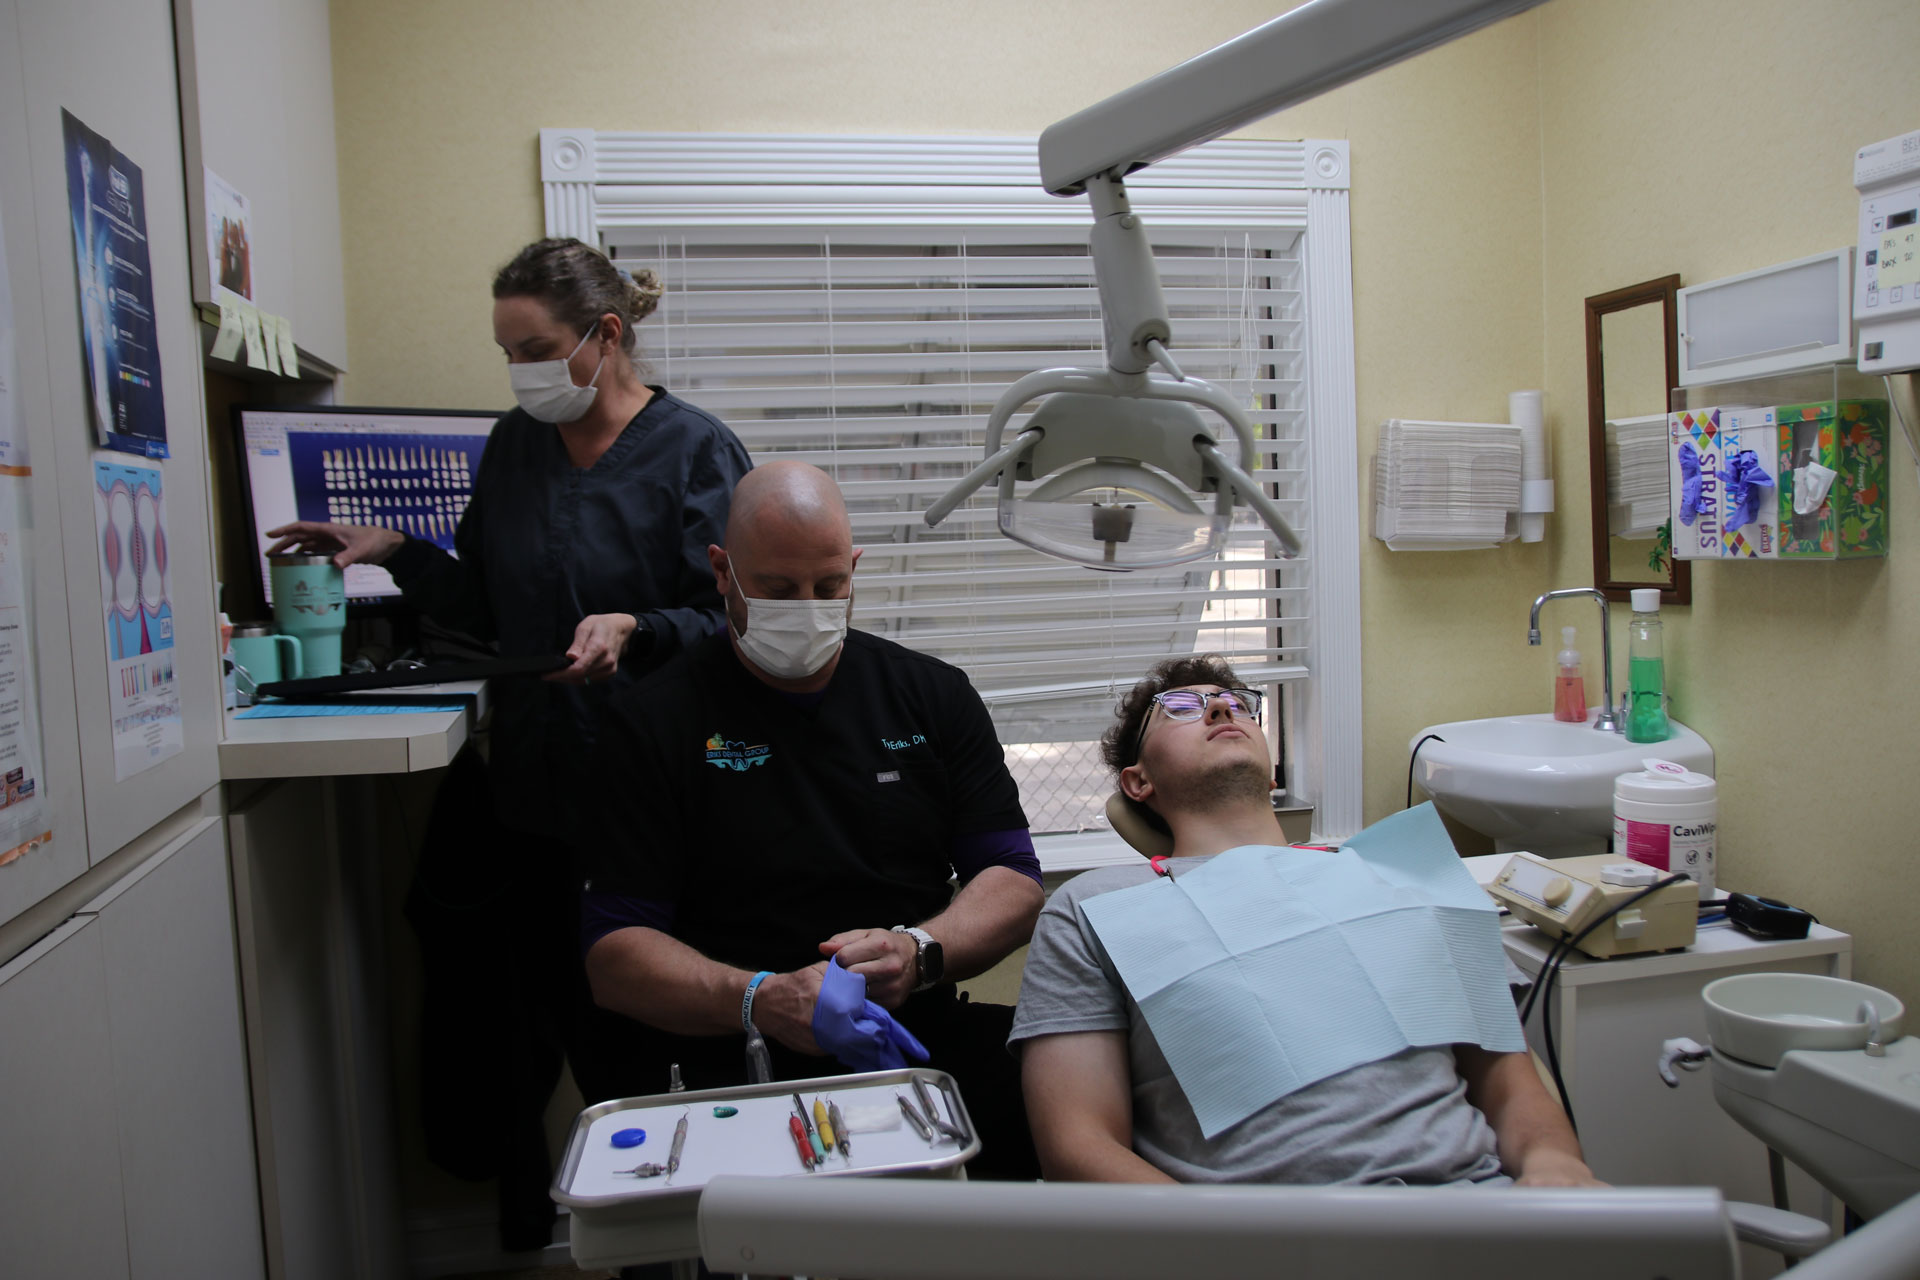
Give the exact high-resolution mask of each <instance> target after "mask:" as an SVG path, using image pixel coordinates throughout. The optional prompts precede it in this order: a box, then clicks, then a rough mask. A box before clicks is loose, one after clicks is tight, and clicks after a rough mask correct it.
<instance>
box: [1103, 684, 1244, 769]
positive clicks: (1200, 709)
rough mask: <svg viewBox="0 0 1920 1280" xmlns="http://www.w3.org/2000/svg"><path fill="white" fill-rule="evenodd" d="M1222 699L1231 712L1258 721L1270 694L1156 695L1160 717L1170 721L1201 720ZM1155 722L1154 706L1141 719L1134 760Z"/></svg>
mask: <svg viewBox="0 0 1920 1280" xmlns="http://www.w3.org/2000/svg"><path fill="white" fill-rule="evenodd" d="M1215 698H1219V699H1220V700H1222V701H1223V702H1225V703H1226V704H1227V713H1228V714H1229V715H1231V716H1234V717H1236V718H1237V719H1241V720H1258V719H1259V718H1260V708H1261V707H1262V706H1263V705H1265V703H1266V698H1267V695H1266V694H1264V693H1261V692H1260V691H1259V690H1258V689H1245V688H1233V689H1213V690H1207V689H1168V690H1166V691H1165V692H1163V693H1156V694H1154V695H1153V702H1154V705H1157V706H1158V707H1159V708H1160V714H1162V715H1164V716H1165V717H1166V718H1167V719H1169V720H1198V719H1199V718H1200V717H1201V716H1204V715H1206V714H1207V704H1208V703H1210V702H1212V701H1213V700H1214V699H1215ZM1152 719H1153V707H1152V706H1149V707H1148V708H1147V714H1146V715H1144V716H1142V717H1141V718H1140V732H1139V734H1138V736H1136V737H1135V738H1134V740H1133V754H1134V758H1135V759H1138V758H1139V755H1140V744H1141V743H1143V742H1145V741H1146V740H1147V724H1148V723H1149V722H1150V721H1151V720H1152Z"/></svg>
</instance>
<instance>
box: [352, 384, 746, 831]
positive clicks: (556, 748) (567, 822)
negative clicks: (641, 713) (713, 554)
mask: <svg viewBox="0 0 1920 1280" xmlns="http://www.w3.org/2000/svg"><path fill="white" fill-rule="evenodd" d="M651 390H652V391H653V393H654V394H653V399H651V400H649V401H648V402H647V404H646V406H645V407H644V408H642V409H641V410H640V412H639V413H638V414H636V415H635V416H634V418H633V421H631V422H629V423H628V424H627V426H626V429H625V430H624V431H622V432H621V433H620V436H619V438H618V439H616V440H615V441H614V442H613V445H612V446H611V447H610V448H608V450H607V451H606V453H604V454H602V455H601V456H600V458H599V460H598V461H596V462H595V463H594V464H593V465H592V466H591V467H586V468H580V467H576V466H574V465H573V462H572V460H571V459H570V458H568V456H567V450H566V446H565V444H564V443H562V441H561V439H560V433H559V431H558V430H557V429H556V428H555V427H554V426H552V425H551V424H549V423H545V422H541V421H539V420H537V419H535V418H534V417H532V416H531V415H529V414H527V413H526V412H525V411H524V410H521V409H514V410H513V411H511V412H510V413H508V414H506V415H505V416H503V417H502V418H500V420H499V421H498V422H496V423H495V424H494V428H493V432H492V434H491V435H490V436H489V437H488V440H487V446H486V449H485V450H484V451H483V452H482V453H481V455H480V468H479V471H478V473H477V475H476V476H475V479H474V486H473V497H472V499H471V500H470V502H469V503H468V506H467V509H466V511H465V513H464V514H463V515H462V516H461V517H460V524H459V527H458V528H457V529H456V530H455V531H454V537H453V542H454V547H455V548H456V550H457V551H458V552H459V555H458V558H455V557H454V556H451V555H448V554H447V553H446V552H445V551H443V550H441V549H440V548H439V547H437V546H435V545H434V544H433V543H431V542H427V541H424V540H422V539H419V538H408V539H407V541H406V542H405V543H404V544H403V545H402V546H401V548H400V549H399V550H398V551H396V552H395V553H394V554H393V556H392V557H391V558H390V559H388V561H387V562H386V566H385V567H386V569H387V570H388V571H389V572H390V573H392V575H393V579H394V581H395V582H396V583H397V584H398V585H399V586H400V589H401V590H402V591H403V592H405V594H406V598H407V601H408V602H409V603H410V604H412V605H413V606H415V607H416V608H418V609H419V610H421V611H422V612H423V613H425V614H427V615H428V616H430V617H432V618H433V619H434V620H435V621H436V622H439V623H440V624H442V625H444V626H448V627H452V628H455V629H457V630H460V631H464V632H466V633H468V634H469V635H472V636H474V637H476V638H478V639H481V640H490V641H493V642H495V643H496V644H497V645H498V646H499V651H500V654H501V656H503V657H521V656H533V655H538V654H557V653H560V652H563V651H564V650H565V649H566V647H567V646H568V645H569V644H571V643H572V642H573V633H574V629H575V628H576V627H577V626H578V625H579V623H580V620H581V619H582V618H585V617H588V616H590V615H592V614H599V613H630V614H633V615H634V616H635V617H637V618H638V619H639V620H640V623H641V626H642V627H643V628H644V630H645V631H646V632H647V633H648V634H647V635H646V636H642V635H640V634H638V633H636V635H635V636H634V640H633V643H632V644H631V645H630V646H629V648H628V652H627V656H626V658H625V659H623V660H622V662H621V667H620V671H619V672H618V674H616V675H615V677H614V678H613V679H612V680H611V681H608V682H605V683H595V684H592V685H571V684H555V683H550V682H547V681H543V680H539V679H535V678H532V677H514V678H511V679H505V680H500V681H497V682H496V683H495V685H494V687H493V707H494V710H493V749H492V753H491V760H490V772H491V775H492V781H493V790H494V802H495V806H496V809H497V811H498V813H499V816H500V818H501V820H502V821H504V822H505V823H507V824H508V825H510V826H512V827H514V828H516V829H518V830H521V831H524V832H528V833H531V834H536V835H549V836H554V837H559V838H569V837H571V836H573V835H574V834H575V828H576V819H577V811H578V807H579V806H578V803H577V799H576V798H577V797H578V796H579V795H580V794H582V793H583V791H584V787H585V785H586V782H587V779H588V765H589V763H590V761H591V759H592V749H593V744H594V737H595V730H596V727H597V725H598V723H599V719H600V712H601V709H602V707H603V706H604V705H605V704H606V701H607V699H608V698H609V697H610V696H611V695H612V694H613V693H615V692H616V691H618V690H620V689H622V688H625V687H626V686H627V685H629V684H631V683H632V681H633V680H634V679H635V678H636V676H637V675H638V674H640V673H642V672H645V671H648V670H651V669H652V668H653V667H655V666H657V665H659V663H661V662H662V661H664V660H665V659H667V658H668V657H671V656H672V655H673V654H675V653H677V652H679V651H680V650H681V649H682V648H684V647H686V646H687V645H690V644H692V643H694V642H695V641H698V640H701V639H703V638H705V637H707V636H709V635H712V634H714V633H715V632H716V631H718V630H719V629H720V628H721V627H722V626H723V625H724V622H723V614H722V602H721V599H720V594H719V592H717V591H716V590H715V589H714V585H713V570H712V568H711V567H710V566H709V565H708V563H707V546H708V544H709V543H716V544H717V543H723V542H724V541H725V537H724V534H725V529H726V522H727V506H728V501H729V499H730V498H731V496H732V493H733V487H734V485H735V484H737V483H738V482H739V480H740V477H741V476H743V475H745V474H746V473H747V471H748V469H749V468H751V466H752V465H753V464H752V463H751V462H750V461H749V460H748V458H747V451H746V449H745V448H744V447H742V445H741V444H740V441H739V439H738V438H737V437H736V436H735V435H734V434H733V432H732V431H731V430H729V429H728V428H727V426H726V424H725V423H723V422H721V421H720V420H719V419H718V418H716V417H714V416H713V415H712V414H709V413H705V412H703V411H701V410H699V409H696V408H694V407H693V406H692V405H690V404H687V403H686V402H685V401H682V400H679V399H677V398H676V397H674V396H672V395H670V394H668V393H667V392H666V390H665V389H664V388H661V387H652V388H651Z"/></svg>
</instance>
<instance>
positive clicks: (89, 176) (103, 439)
mask: <svg viewBox="0 0 1920 1280" xmlns="http://www.w3.org/2000/svg"><path fill="white" fill-rule="evenodd" d="M60 119H61V122H62V123H63V125H64V126H65V130H66V144H67V212H68V213H69V215H71V218H72V221H73V259H74V271H75V274H76V275H77V276H78V280H77V281H76V283H77V285H78V287H79V291H80V345H81V350H82V353H83V355H84V357H85V358H84V361H83V363H84V365H85V368H86V377H87V386H86V401H87V416H88V418H89V419H90V420H91V421H92V422H93V427H94V433H95V436H96V438H97V439H98V440H99V442H100V443H101V444H102V445H104V446H106V447H107V448H109V449H118V450H120V451H121V452H123V453H137V454H140V455H142V456H144V457H149V458H164V457H166V456H167V419H166V410H165V406H164V404H163V403H162V399H161V391H160V347H159V331H158V329H157V327H156V326H155V324H154V313H153V272H152V270H151V268H150V265H149V262H148V258H147V203H146V190H145V187H144V185H143V183H142V181H141V176H140V166H139V165H137V164H134V163H133V162H132V161H131V160H129V159H127V158H126V157H125V156H123V155H121V154H120V153H119V152H118V151H116V150H114V148H113V144H112V143H110V142H108V141H107V140H106V139H105V138H103V137H101V136H100V135H99V134H97V133H95V132H94V131H93V130H91V129H89V128H87V126H85V125H84V124H81V123H80V122H79V121H78V120H76V119H74V118H73V116H72V115H71V114H69V113H68V112H65V111H62V112H61V113H60Z"/></svg>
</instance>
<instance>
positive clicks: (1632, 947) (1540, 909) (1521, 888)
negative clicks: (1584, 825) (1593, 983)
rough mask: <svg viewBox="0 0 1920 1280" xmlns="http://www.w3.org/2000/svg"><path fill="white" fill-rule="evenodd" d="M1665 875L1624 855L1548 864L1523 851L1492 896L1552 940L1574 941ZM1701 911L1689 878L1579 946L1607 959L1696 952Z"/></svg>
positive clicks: (1640, 904)
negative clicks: (1689, 949)
mask: <svg viewBox="0 0 1920 1280" xmlns="http://www.w3.org/2000/svg"><path fill="white" fill-rule="evenodd" d="M1649 872H1651V874H1648V873H1649ZM1659 878H1660V873H1659V872H1657V871H1653V869H1652V868H1650V867H1647V866H1645V865H1643V864H1641V863H1638V862H1632V861H1629V860H1628V859H1625V858H1622V857H1620V856H1619V855H1617V854H1610V853H1601V854H1594V855H1592V856H1591V857H1585V858H1552V859H1548V858H1542V857H1539V856H1537V855H1535V854H1531V853H1516V854H1514V855H1513V857H1512V858H1510V859H1509V860H1508V861H1507V864H1506V865H1505V866H1504V867H1502V868H1501V869H1500V871H1499V874H1497V875H1495V876H1494V878H1493V881H1492V883H1490V884H1488V885H1487V892H1488V893H1490V894H1492V895H1493V897H1494V900H1495V901H1497V902H1498V903H1499V904H1500V905H1501V906H1503V907H1505V908H1506V909H1507V910H1509V911H1511V912H1512V913H1513V914H1514V916H1515V918H1516V919H1520V920H1525V921H1526V922H1527V923H1528V924H1530V925H1533V926H1534V927H1535V928H1537V929H1539V930H1540V931H1541V932H1542V933H1545V934H1547V935H1548V936H1549V937H1554V938H1571V937H1574V936H1576V935H1578V934H1579V933H1580V931H1581V930H1583V929H1585V928H1586V927H1587V926H1588V925H1590V924H1592V923H1593V922H1594V921H1596V920H1598V919H1599V918H1600V917H1601V916H1603V915H1605V914H1606V913H1607V912H1608V911H1610V910H1612V909H1613V908H1614V907H1616V906H1619V905H1620V904H1621V903H1622V902H1624V901H1626V900H1627V899H1628V898H1631V897H1632V896H1633V895H1634V894H1636V893H1641V892H1643V891H1644V890H1645V889H1646V887H1647V886H1648V885H1649V884H1652V883H1655V882H1657V881H1658V880H1659ZM1699 910H1700V891H1699V887H1698V886H1697V885H1695V884H1694V882H1693V881H1691V880H1682V881H1680V882H1679V883H1677V884H1670V885H1667V886H1666V887H1665V888H1662V889H1656V890H1655V891H1654V892H1653V893H1650V894H1648V895H1647V896H1646V897H1644V898H1642V899H1640V901H1638V902H1636V903H1634V904H1633V905H1632V906H1630V907H1627V908H1626V909H1625V910H1623V911H1621V912H1620V913H1619V914H1618V915H1615V916H1614V917H1613V918H1612V919H1611V920H1608V921H1607V922H1606V923H1605V924H1602V925H1600V926H1599V927H1598V928H1596V929H1595V930H1594V931H1593V932H1592V933H1589V934H1588V935H1587V936H1586V937H1585V938H1584V939H1582V940H1581V942H1580V944H1579V949H1580V950H1581V951H1584V952H1586V953H1587V954H1588V955H1590V956H1593V957H1594V958H1596V959H1600V960H1604V959H1606V958H1608V957H1609V956H1624V955H1636V954H1639V953H1641V952H1646V951H1672V950H1674V949H1676V948H1679V947H1690V946H1692V945H1693V939H1694V935H1695V930H1696V929H1697V927H1698V921H1699Z"/></svg>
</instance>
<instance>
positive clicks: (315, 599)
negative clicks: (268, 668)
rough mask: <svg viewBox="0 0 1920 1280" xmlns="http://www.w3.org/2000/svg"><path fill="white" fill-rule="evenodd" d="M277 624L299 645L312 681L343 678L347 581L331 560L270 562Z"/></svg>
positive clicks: (288, 557)
mask: <svg viewBox="0 0 1920 1280" xmlns="http://www.w3.org/2000/svg"><path fill="white" fill-rule="evenodd" d="M267 574H268V578H269V581H270V583H271V585H272V588H273V622H274V625H275V626H276V627H277V628H279V630H280V633H281V634H282V635H289V636H292V637H293V638H294V639H296V640H298V641H299V642H300V648H301V651H302V655H303V662H302V667H303V669H304V673H305V674H306V675H307V676H309V677H312V676H337V675H339V674H340V633H341V632H342V631H344V630H346V626H347V575H346V571H345V570H343V569H341V568H340V566H339V565H337V564H335V563H334V562H333V557H332V556H302V555H285V556H269V557H268V558H267Z"/></svg>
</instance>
